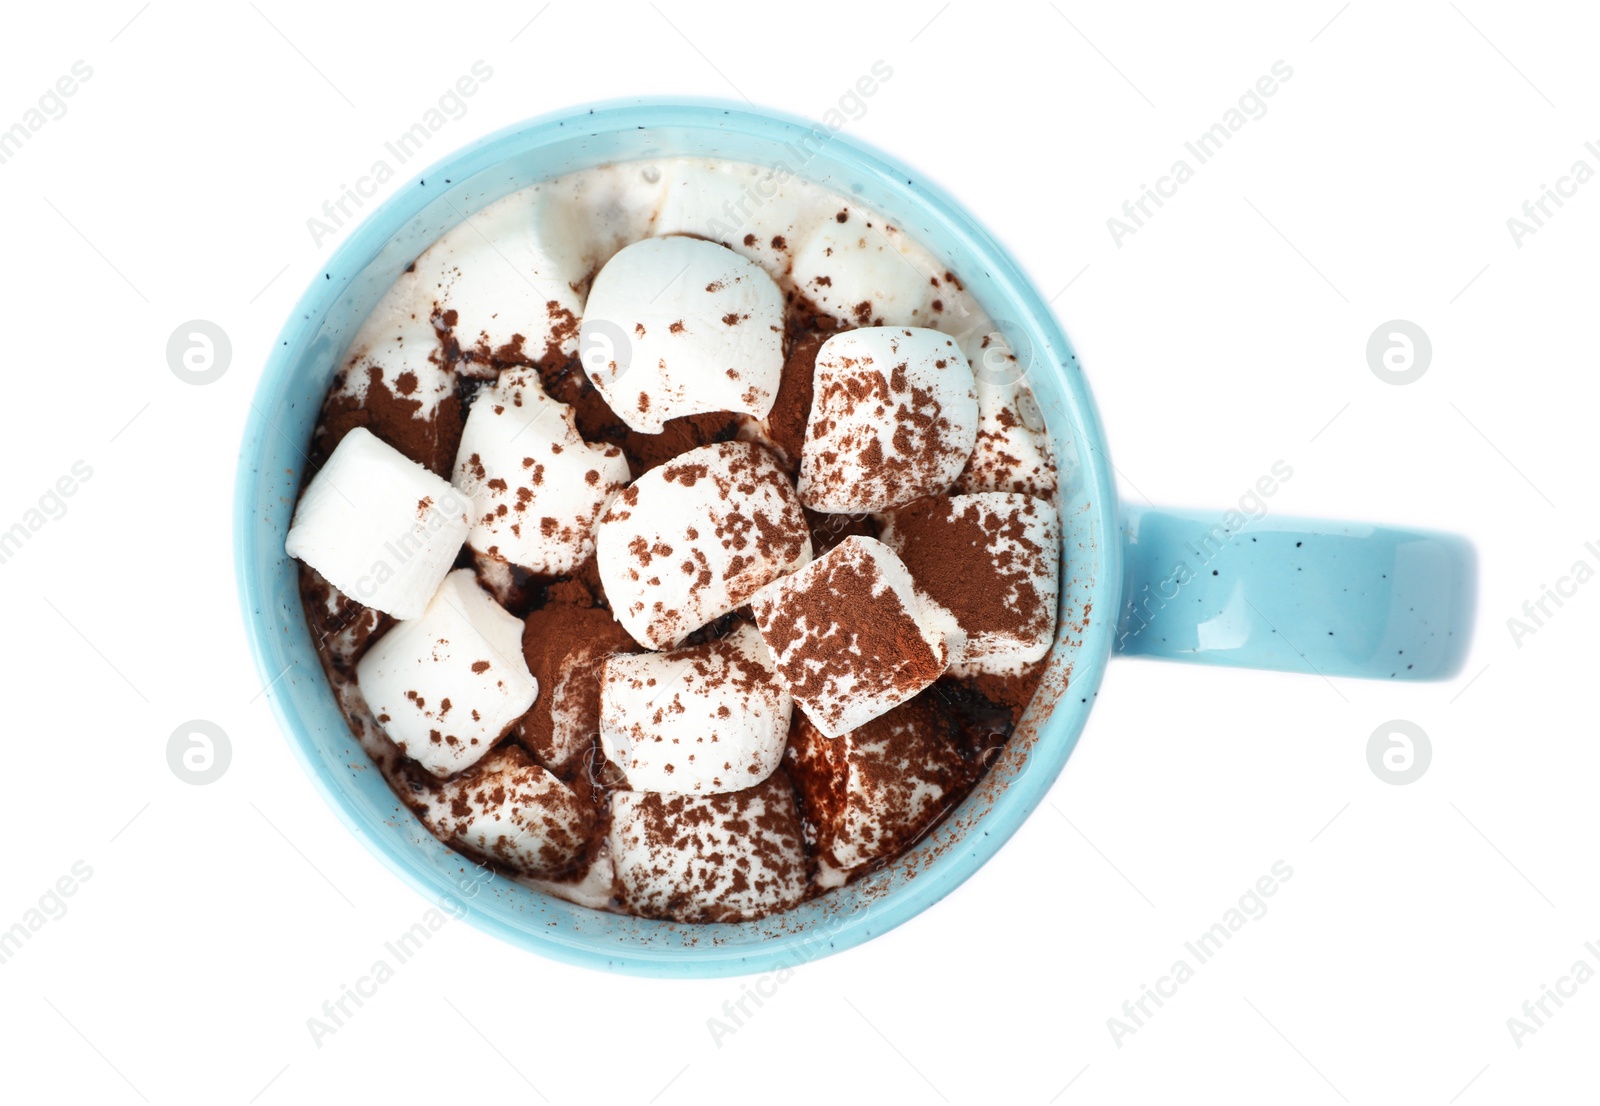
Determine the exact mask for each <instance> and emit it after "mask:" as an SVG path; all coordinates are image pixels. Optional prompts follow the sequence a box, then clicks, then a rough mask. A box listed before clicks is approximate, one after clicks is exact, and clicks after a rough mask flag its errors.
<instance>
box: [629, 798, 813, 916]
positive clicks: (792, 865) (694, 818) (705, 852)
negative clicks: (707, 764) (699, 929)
mask: <svg viewBox="0 0 1600 1106" xmlns="http://www.w3.org/2000/svg"><path fill="white" fill-rule="evenodd" d="M609 840H610V842H611V855H612V858H613V859H614V860H615V862H616V866H617V882H618V886H619V887H620V889H621V892H622V900H623V903H624V904H625V905H626V906H627V907H628V908H629V910H630V911H631V912H632V913H635V914H639V915H642V916H644V917H647V918H669V919H672V920H675V921H680V922H736V921H741V920H743V919H746V918H759V917H761V916H762V915H765V914H770V913H771V912H773V911H775V910H786V909H788V908H789V907H791V906H793V905H795V904H796V903H798V902H799V901H800V900H801V899H802V898H804V897H805V893H806V855H805V845H804V843H803V841H802V830H801V827H800V816H799V813H798V811H797V810H796V809H795V802H794V789H793V788H792V787H790V786H789V781H788V780H786V779H785V778H784V777H783V776H781V775H778V776H770V777H768V778H767V780H766V781H765V782H764V783H760V784H757V785H756V786H755V787H752V788H750V789H748V790H745V791H732V792H728V793H726V794H722V795H661V794H657V793H654V792H649V791H618V792H617V793H616V794H614V795H612V797H611V833H610V838H609Z"/></svg>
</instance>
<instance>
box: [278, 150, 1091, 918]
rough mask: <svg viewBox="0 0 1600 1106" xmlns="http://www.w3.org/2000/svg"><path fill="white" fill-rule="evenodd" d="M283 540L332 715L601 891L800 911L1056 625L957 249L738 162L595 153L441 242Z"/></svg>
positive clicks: (507, 847)
mask: <svg viewBox="0 0 1600 1106" xmlns="http://www.w3.org/2000/svg"><path fill="white" fill-rule="evenodd" d="M343 365H344V367H343V368H342V369H341V371H340V372H339V374H338V375H337V377H336V378H335V380H334V383H333V386H332V388H331V389H330V391H329V393H328V395H327V397H326V400H325V402H324V404H323V409H322V414H321V417H320V419H319V420H318V423H317V427H316V431H315V435H314V437H313V441H312V445H311V460H312V465H311V467H312V470H313V471H312V472H311V473H310V474H309V475H308V477H307V479H306V482H305V485H304V488H303V490H302V492H301V496H300V500H299V503H298V505H297V508H296V512H295V517H294V522H293V525H292V527H291V529H290V531H289V535H288V539H287V543H286V546H287V550H288V552H289V554H290V555H292V556H294V557H296V558H298V559H299V560H300V561H301V562H302V564H301V592H302V597H303V600H304V605H305V611H306V617H307V622H308V624H309V626H310V628H311V630H312V633H313V637H314V638H315V639H316V642H317V648H318V651H319V654H320V656H321V658H322V661H323V665H324V668H325V670H326V672H327V674H328V678H329V680H330V682H331V684H332V687H333V689H334V692H335V694H336V695H337V697H338V699H339V702H340V705H341V707H342V709H343V711H344V714H345V716H346V718H347V719H348V721H349V723H350V726H351V728H352V730H353V731H354V732H355V734H356V735H357V737H358V738H359V739H360V741H361V744H362V746H363V748H365V749H366V751H367V752H368V754H370V755H371V757H372V759H373V761H374V763H375V764H376V765H377V766H378V768H379V769H380V770H381V771H382V773H383V774H384V777H385V778H386V779H387V780H388V781H389V783H390V785H391V787H392V788H393V789H394V791H395V794H396V795H397V796H398V797H399V798H400V800H401V801H402V802H403V803H404V804H405V805H406V806H407V807H408V808H409V809H410V810H411V811H412V812H413V813H414V814H415V815H416V817H417V818H419V819H420V820H421V821H422V823H423V824H424V825H425V826H427V828H428V829H429V830H430V831H431V832H432V833H434V834H435V835H436V836H438V837H439V838H440V839H441V840H442V841H444V842H446V843H447V844H449V845H450V846H452V847H453V848H456V849H458V850H460V851H462V852H463V853H465V854H467V855H470V856H472V857H473V858H474V859H477V860H482V861H486V862H488V863H490V864H492V865H494V866H496V868H498V869H499V870H501V871H503V872H504V873H505V874H506V875H508V876H510V877H511V878H514V879H517V880H520V881H522V882H525V883H528V884H530V885H532V886H535V887H538V888H540V889H543V890H545V891H547V892H549V893H551V894H554V895H559V896H561V897H563V898H565V899H568V900H570V901H572V902H576V903H579V904H582V905H586V906H590V907H594V908H596V909H604V910H613V911H620V912H624V913H632V914H637V915H641V916H645V917H652V918H662V919H669V920H673V921H678V922H689V923H693V922H714V921H739V920H745V919H751V918H758V917H761V916H764V915H766V914H770V913H772V912H774V911H779V910H785V909H788V908H790V907H792V906H794V905H795V904H797V903H799V902H802V901H804V900H806V899H808V898H810V897H813V896H815V895H819V894H824V893H826V891H827V890H828V889H829V888H831V887H835V886H838V885H840V884H842V883H845V882H847V881H849V880H851V879H852V878H855V877H857V876H859V875H861V874H862V873H865V872H868V871H872V870H874V869H876V868H878V867H881V866H883V865H885V864H888V863H890V862H892V861H893V860H894V859H895V858H896V857H897V856H899V855H900V854H902V853H903V852H905V851H906V850H907V849H908V848H910V847H911V846H912V845H914V844H915V843H916V842H917V841H918V840H919V839H920V838H921V837H922V836H923V835H925V834H926V833H927V832H928V831H929V830H930V829H931V828H932V827H933V826H934V825H935V824H937V822H938V820H939V819H940V818H941V817H942V816H943V815H944V814H945V813H946V812H947V811H949V810H950V809H952V808H953V807H954V806H955V805H956V804H957V803H959V802H960V801H961V799H962V798H963V797H964V796H965V795H966V793H967V792H968V791H969V790H970V789H971V788H972V786H973V785H974V783H975V782H976V781H977V780H978V779H979V778H980V776H981V775H982V774H983V772H984V770H985V767H986V765H987V764H988V762H989V760H990V759H991V758H992V756H993V754H994V752H995V751H996V749H997V748H998V746H999V745H1000V744H1001V743H1003V742H1004V741H1005V740H1006V738H1007V737H1008V735H1009V734H1010V732H1011V728H1012V726H1013V725H1014V724H1015V723H1016V721H1017V719H1018V717H1019V716H1020V714H1021V712H1022V710H1023V708H1024V707H1025V706H1026V705H1027V703H1028V702H1029V700H1030V699H1031V698H1032V695H1033V692H1034V690H1035V688H1036V686H1037V685H1038V682H1039V679H1040V677H1041V675H1042V672H1043V665H1044V662H1045V657H1046V655H1047V654H1048V652H1049V650H1050V647H1051V644H1052V642H1053V640H1054V637H1055V632H1056V607H1057V593H1058V584H1059V576H1060V559H1061V550H1060V545H1061V538H1060V525H1059V521H1058V519H1059V516H1058V505H1057V502H1056V497H1057V496H1056V493H1057V486H1056V469H1055V465H1054V462H1053V460H1052V453H1051V446H1050V442H1049V440H1048V437H1047V435H1046V434H1045V432H1044V428H1043V422H1042V419H1041V418H1040V416H1039V411H1038V408H1037V406H1036V405H1035V404H1034V402H1033V398H1032V395H1031V394H1030V393H1029V391H1028V389H1027V386H1026V383H1025V381H1024V380H1023V379H1022V377H1023V376H1024V375H1025V372H1024V369H1025V366H1021V365H1019V364H1018V363H1017V361H1016V359H1015V357H1014V356H1013V354H1012V352H1011V350H1010V348H1009V347H1008V345H1007V343H1006V341H1005V338H1004V336H1003V335H1002V334H1001V332H1000V330H999V329H998V327H997V326H996V324H995V323H993V322H992V321H991V320H990V319H989V317H988V316H987V315H985V314H984V312H983V310H982V308H981V307H980V306H979V305H978V304H977V303H976V302H974V301H973V299H972V298H971V297H970V296H969V295H968V294H967V293H966V291H965V290H964V289H963V286H962V283H961V280H960V278H959V276H958V275H957V274H953V273H951V272H948V271H946V270H944V269H943V268H942V267H941V266H939V265H937V264H936V263H935V262H934V259H933V258H932V256H931V255H930V254H928V253H927V252H926V251H925V250H923V249H922V248H921V247H920V246H919V245H918V244H917V243H916V242H914V241H912V240H910V239H909V238H908V237H907V236H906V235H905V234H904V232H902V231H901V230H900V229H899V228H897V227H895V226H892V225H890V224H888V223H887V222H885V221H884V220H883V219H882V218H880V217H879V216H878V215H877V214H875V213H874V212H872V211H869V210H866V209H864V208H862V207H860V206H859V205H857V204H855V203H853V202H851V201H850V200H849V199H848V198H847V197H843V196H840V195H837V194H834V193H832V192H829V191H826V190H824V189H822V188H819V187H817V186H815V185H812V184H809V183H807V182H805V181H802V180H800V179H798V178H795V177H792V176H790V175H788V174H787V172H786V171H785V172H782V173H779V172H775V171H774V170H772V169H768V168H765V167H760V166H753V165H745V164H738V163H727V162H711V161H701V160H673V161H667V162H655V163H650V164H617V165H609V166H605V167H601V168H597V169H591V170H586V171H583V172H578V173H574V174H572V175H570V176H566V177H561V178H558V179H555V180H551V181H548V182H545V183H543V184H540V185H537V186H535V187H532V188H528V189H525V190H523V191H520V192H516V193H513V194H512V195H509V196H506V197H505V198H503V199H501V200H499V201H497V202H495V203H493V204H491V205H489V206H488V207H486V208H484V209H483V210H481V211H479V212H477V213H476V214H474V215H472V216H471V217H470V218H468V219H466V220H465V221H464V222H462V223H461V224H460V225H459V226H457V227H456V228H455V229H453V230H451V231H450V232H449V233H447V234H446V235H445V236H444V237H443V238H441V239H439V240H438V241H437V242H436V243H434V244H433V245H432V246H431V247H430V248H428V249H427V250H426V251H425V252H424V253H423V254H422V255H421V256H420V257H418V258H417V259H416V261H415V262H414V263H413V264H412V265H411V266H410V267H409V268H408V269H407V270H406V271H405V273H404V274H402V275H401V277H400V278H399V280H397V281H396V283H395V285H394V286H393V287H392V288H391V289H390V290H389V291H388V293H387V294H386V295H385V296H384V297H383V299H382V301H381V302H380V303H379V304H378V306H377V307H376V308H375V309H374V310H373V312H372V314H371V316H370V317H369V318H368V319H367V321H366V323H365V325H364V326H363V327H362V328H361V330H360V332H359V333H358V334H357V335H356V337H355V339H354V341H353V342H352V344H351V346H350V348H349V350H348V351H347V353H346V355H345V359H344V362H343Z"/></svg>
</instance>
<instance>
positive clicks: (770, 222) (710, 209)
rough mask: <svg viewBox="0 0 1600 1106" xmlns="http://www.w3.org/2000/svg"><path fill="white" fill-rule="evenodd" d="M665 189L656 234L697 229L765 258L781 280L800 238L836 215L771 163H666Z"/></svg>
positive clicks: (705, 235)
mask: <svg viewBox="0 0 1600 1106" xmlns="http://www.w3.org/2000/svg"><path fill="white" fill-rule="evenodd" d="M665 183H666V186H667V187H666V194H665V196H664V197H663V198H662V201H661V211H660V214H659V215H658V216H657V217H656V222H655V228H654V231H653V233H654V234H657V235H664V234H692V235H695V236H697V237H700V238H708V239H710V240H711V241H713V242H721V243H722V244H723V245H724V246H727V247H728V248H729V249H731V250H734V251H735V252H737V253H741V254H743V255H744V256H745V257H748V258H750V260H752V261H755V262H758V263H760V265H761V266H762V268H764V269H766V270H767V272H768V273H769V274H770V275H771V276H772V278H773V279H774V280H781V279H783V277H784V276H785V275H787V274H786V271H787V269H788V267H789V258H790V256H791V254H792V252H793V251H794V249H795V247H796V246H798V245H799V244H800V242H801V240H802V239H803V238H804V237H805V236H806V235H808V234H809V233H811V228H812V227H815V226H818V225H819V224H820V223H821V222H822V220H823V219H829V220H831V219H832V218H833V210H834V209H833V208H831V207H824V206H822V205H821V204H820V203H819V197H818V196H817V193H816V190H814V189H801V188H796V187H795V186H794V185H793V184H792V183H789V182H780V181H779V180H778V177H777V171H776V170H775V169H773V168H772V167H770V166H765V165H749V164H745V163H741V162H732V161H727V162H706V161H698V160H694V161H690V160H685V161H678V162H673V163H672V164H670V165H668V166H666V180H665Z"/></svg>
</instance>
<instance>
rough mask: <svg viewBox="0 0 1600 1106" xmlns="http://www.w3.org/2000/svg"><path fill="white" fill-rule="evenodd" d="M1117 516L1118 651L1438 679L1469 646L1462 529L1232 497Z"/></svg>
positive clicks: (1469, 585) (1469, 578) (1472, 579)
mask: <svg viewBox="0 0 1600 1106" xmlns="http://www.w3.org/2000/svg"><path fill="white" fill-rule="evenodd" d="M1122 518H1123V521H1122V537H1123V544H1122V552H1123V589H1122V609H1121V611H1120V614H1119V618H1118V624H1117V639H1116V650H1117V651H1118V652H1119V653H1125V654H1129V655H1133V656H1145V657H1164V658H1166V659H1168V660H1182V661H1191V662H1195V663H1199V664H1216V665H1226V666H1230V667H1234V668H1265V669H1273V670H1276V671H1281V672H1305V673H1314V674H1317V675H1321V676H1359V677H1365V678H1369V679H1394V680H1442V679H1447V678H1448V677H1450V676H1453V675H1454V674H1455V673H1456V672H1457V671H1459V670H1460V668H1461V665H1462V664H1463V663H1464V662H1465V660H1466V656H1467V649H1468V646H1469V645H1470V644H1471V638H1472V624H1473V617H1474V613H1475V607H1476V594H1477V556H1476V554H1475V553H1474V552H1473V548H1472V545H1471V543H1470V542H1468V541H1467V540H1466V539H1465V538H1461V537H1457V536H1455V535H1453V534H1439V533H1433V532H1429V531H1423V530H1405V529H1395V528H1391V527H1387V526H1369V525H1364V524H1360V523H1349V522H1328V521H1324V520H1320V519H1280V518H1276V517H1267V516H1261V517H1257V516H1253V515H1250V514H1246V513H1245V512H1243V511H1239V510H1230V511H1223V512H1201V511H1163V510H1154V509H1148V508H1140V507H1130V506H1124V508H1123V516H1122Z"/></svg>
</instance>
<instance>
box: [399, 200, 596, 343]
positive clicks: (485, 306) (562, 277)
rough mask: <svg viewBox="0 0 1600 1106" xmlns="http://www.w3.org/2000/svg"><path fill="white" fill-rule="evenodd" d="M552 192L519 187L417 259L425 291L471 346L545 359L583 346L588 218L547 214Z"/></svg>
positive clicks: (418, 273) (473, 216)
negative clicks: (579, 340)
mask: <svg viewBox="0 0 1600 1106" xmlns="http://www.w3.org/2000/svg"><path fill="white" fill-rule="evenodd" d="M547 206H548V204H547V201H546V193H545V192H544V191H542V190H540V189H538V188H527V189H523V190H522V191H520V192H513V193H512V194H511V195H509V196H506V197H504V198H503V199H500V200H496V201H495V202H494V203H492V204H490V205H489V206H488V207H486V208H484V209H483V210H482V211H480V212H478V213H477V214H476V215H472V216H469V217H468V218H466V219H465V220H463V221H462V222H461V223H458V224H457V225H456V226H455V227H453V228H452V229H451V230H449V231H447V232H446V233H445V235H444V237H442V238H440V239H439V240H438V241H437V242H435V243H434V244H433V245H432V246H430V247H428V249H427V250H426V251H424V252H423V254H422V256H421V257H419V258H417V260H416V268H415V272H416V278H417V283H418V285H419V287H420V288H421V290H422V293H423V295H425V296H428V297H431V299H432V300H433V301H434V303H435V304H437V307H438V310H439V312H441V313H444V312H449V311H454V312H455V313H456V320H455V325H454V328H453V333H454V334H455V337H456V340H457V341H459V342H460V343H461V346H462V348H463V349H464V350H470V351H475V352H477V353H479V354H480V355H485V354H488V353H489V352H492V351H494V350H497V349H500V348H502V347H504V346H508V345H510V346H516V345H517V344H518V339H519V338H520V339H521V341H520V347H521V350H522V352H523V353H524V354H525V355H526V356H528V357H529V358H533V359H538V358H540V357H543V356H544V355H545V354H546V353H547V352H549V351H551V350H556V351H558V352H560V353H562V354H571V353H573V352H574V351H576V349H577V321H578V316H579V315H581V314H582V313H583V299H582V297H581V296H580V295H579V293H578V288H579V287H581V284H582V281H583V279H584V277H585V276H586V275H587V269H586V268H585V264H584V260H585V249H584V245H583V242H582V238H581V235H582V229H581V228H582V226H583V222H582V220H576V219H545V218H542V217H541V214H542V211H543V209H544V208H545V207H547Z"/></svg>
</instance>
